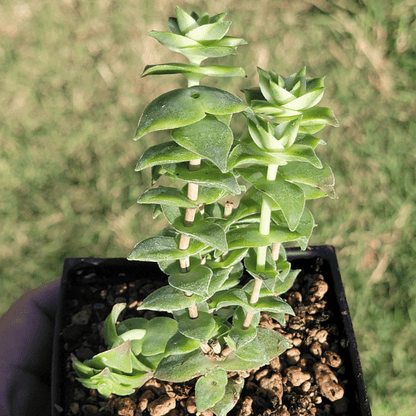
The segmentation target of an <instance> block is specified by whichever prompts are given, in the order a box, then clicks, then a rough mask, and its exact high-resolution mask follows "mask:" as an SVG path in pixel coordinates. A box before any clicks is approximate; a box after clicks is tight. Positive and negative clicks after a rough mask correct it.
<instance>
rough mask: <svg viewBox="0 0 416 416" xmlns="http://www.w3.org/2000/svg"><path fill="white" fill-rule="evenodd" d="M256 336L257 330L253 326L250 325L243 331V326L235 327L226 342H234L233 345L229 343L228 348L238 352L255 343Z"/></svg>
mask: <svg viewBox="0 0 416 416" xmlns="http://www.w3.org/2000/svg"><path fill="white" fill-rule="evenodd" d="M256 335H257V330H256V328H255V327H254V326H253V325H250V326H249V327H248V328H247V329H243V328H242V327H241V326H233V328H232V329H231V331H230V332H229V333H228V335H227V338H226V341H227V339H228V338H229V339H230V340H231V341H232V345H230V343H229V342H228V341H227V344H228V346H229V347H231V348H232V349H234V350H238V349H240V348H243V347H244V346H245V345H246V344H248V343H249V342H251V341H253V339H254V338H255V337H256ZM237 355H238V354H237ZM241 358H242V357H241Z"/></svg>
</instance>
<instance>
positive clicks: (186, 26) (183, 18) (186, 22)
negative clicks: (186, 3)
mask: <svg viewBox="0 0 416 416" xmlns="http://www.w3.org/2000/svg"><path fill="white" fill-rule="evenodd" d="M175 11H176V16H177V23H178V28H179V30H180V32H181V34H185V33H187V32H188V31H190V30H192V29H193V28H195V27H198V26H199V25H198V23H197V21H196V20H195V19H194V18H193V17H192V16H191V15H189V14H188V13H186V12H185V11H184V10H182V9H181V8H180V7H179V6H176V8H175Z"/></svg>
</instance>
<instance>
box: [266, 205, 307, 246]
mask: <svg viewBox="0 0 416 416" xmlns="http://www.w3.org/2000/svg"><path fill="white" fill-rule="evenodd" d="M271 216H272V220H273V221H274V222H275V224H276V225H279V226H285V225H286V226H287V222H286V220H285V219H284V216H283V214H282V212H281V211H273V212H272V214H271ZM314 227H315V221H314V219H313V216H312V214H311V212H310V211H309V210H308V209H307V208H305V209H304V211H303V214H302V217H301V219H300V221H299V225H298V226H297V228H296V232H297V233H299V234H300V237H299V238H297V239H296V241H297V242H298V243H299V246H300V248H301V249H302V250H306V247H307V246H308V242H309V239H310V237H311V235H312V231H313V229H314Z"/></svg>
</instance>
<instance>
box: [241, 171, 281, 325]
mask: <svg viewBox="0 0 416 416" xmlns="http://www.w3.org/2000/svg"><path fill="white" fill-rule="evenodd" d="M277 169H278V165H274V164H271V165H269V166H268V168H267V180H268V181H274V180H275V179H276V175H277ZM271 215H272V209H271V206H270V203H269V201H268V199H267V198H266V197H263V202H262V206H261V213H260V226H259V232H260V234H263V235H268V234H269V233H270V224H271ZM267 247H268V246H264V247H259V248H258V249H257V269H258V270H262V269H263V270H264V268H265V267H266V256H267ZM261 286H262V281H261V280H260V279H256V281H255V282H254V288H253V292H252V293H251V298H250V305H255V304H256V303H257V301H258V300H259V296H260V290H261ZM252 319H253V314H252V313H250V312H247V314H246V318H245V320H244V323H243V329H247V328H248V327H249V326H250V324H251V321H252Z"/></svg>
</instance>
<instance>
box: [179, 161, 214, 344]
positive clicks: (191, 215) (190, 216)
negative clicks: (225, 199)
mask: <svg viewBox="0 0 416 416" xmlns="http://www.w3.org/2000/svg"><path fill="white" fill-rule="evenodd" d="M200 166H201V159H194V160H191V161H190V162H189V170H191V171H195V170H198V169H199V168H200ZM187 196H188V198H189V199H190V200H191V201H196V200H197V199H198V185H197V184H195V183H188V195H187ZM197 209H198V208H187V209H186V212H185V220H184V225H185V227H190V226H192V224H193V223H194V221H195V214H196V211H197ZM190 241H191V237H189V236H188V235H185V234H181V238H180V240H179V249H180V250H187V249H188V248H189V243H190ZM179 265H180V268H181V271H182V272H183V273H186V272H189V269H190V266H191V262H190V259H189V257H184V258H182V259H179ZM188 313H189V317H190V318H191V319H196V318H198V308H197V306H196V304H193V305H191V306H189V308H188ZM207 347H208V349H209V350H210V348H209V346H208V345H207ZM201 348H202V346H201Z"/></svg>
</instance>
